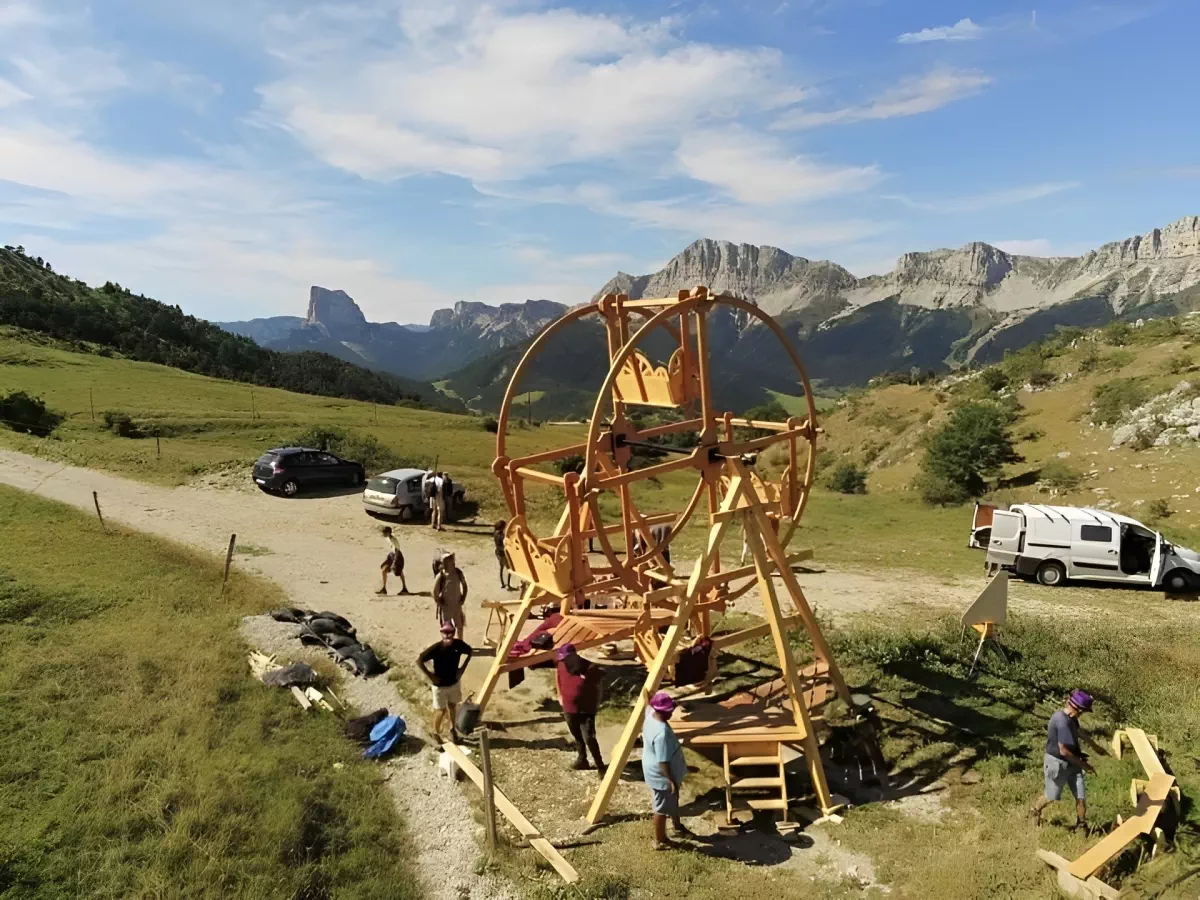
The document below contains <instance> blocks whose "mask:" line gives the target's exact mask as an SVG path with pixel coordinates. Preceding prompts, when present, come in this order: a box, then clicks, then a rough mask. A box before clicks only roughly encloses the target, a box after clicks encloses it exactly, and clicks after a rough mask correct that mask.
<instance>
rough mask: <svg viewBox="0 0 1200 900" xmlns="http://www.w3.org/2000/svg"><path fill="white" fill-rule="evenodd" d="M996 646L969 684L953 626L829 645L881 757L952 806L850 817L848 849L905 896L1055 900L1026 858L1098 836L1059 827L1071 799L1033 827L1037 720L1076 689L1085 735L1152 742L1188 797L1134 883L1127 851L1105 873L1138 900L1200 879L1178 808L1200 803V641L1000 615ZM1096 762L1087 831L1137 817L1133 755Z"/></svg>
mask: <svg viewBox="0 0 1200 900" xmlns="http://www.w3.org/2000/svg"><path fill="white" fill-rule="evenodd" d="M1002 639H1003V642H1004V646H1005V648H1006V651H1007V653H1008V655H1009V661H1008V662H1007V663H1002V662H1000V661H998V660H997V659H995V658H994V657H993V658H991V659H990V660H989V661H987V662H986V664H985V667H984V669H983V671H982V672H980V673H977V674H976V675H975V677H970V676H969V675H968V663H969V658H968V656H967V652H966V651H964V650H961V649H960V648H959V629H958V627H957V623H956V622H954V621H952V620H946V621H944V622H942V623H940V624H939V625H937V626H935V627H933V628H932V629H927V630H923V631H910V632H900V633H897V632H895V631H883V630H876V631H859V632H856V633H849V634H843V635H835V636H834V644H835V649H836V651H837V653H838V658H839V660H841V662H842V664H843V665H844V666H845V667H846V670H847V672H848V678H849V680H850V681H851V683H852V684H857V685H862V686H863V687H864V688H865V689H867V690H868V691H869V692H870V693H872V694H873V695H874V696H875V697H876V698H877V700H878V701H879V708H880V710H881V713H882V714H883V716H884V718H885V720H886V722H887V727H886V738H885V741H884V752H885V755H886V756H887V758H888V759H889V761H893V762H894V763H895V764H896V765H897V766H898V768H899V769H900V770H901V774H902V776H904V777H906V778H908V779H913V780H915V781H916V782H917V783H923V784H929V783H932V782H933V781H934V780H940V781H941V782H942V783H943V784H944V785H945V790H944V800H945V804H946V807H947V812H946V813H945V814H944V818H943V819H942V820H941V821H939V822H936V823H933V822H923V821H920V820H915V819H914V818H912V817H909V816H904V815H902V814H900V813H897V812H895V811H892V810H886V809H867V810H860V811H855V812H852V813H851V814H850V815H849V816H848V817H847V818H846V823H845V831H844V832H843V838H842V839H843V843H844V844H846V845H847V846H848V847H851V848H854V849H858V850H861V851H863V852H867V853H870V854H871V856H872V857H873V858H874V860H875V862H876V866H877V869H878V871H879V872H880V874H881V875H883V876H884V877H885V878H886V879H887V880H888V881H890V882H891V883H892V884H893V885H894V886H895V887H896V888H899V890H900V894H901V896H917V893H915V892H918V891H919V893H920V895H921V896H923V897H929V898H938V897H946V898H950V897H955V898H973V897H978V898H985V897H997V896H1006V897H1042V896H1049V895H1050V894H1048V893H1047V885H1048V883H1049V882H1048V878H1047V875H1046V873H1047V872H1048V869H1047V868H1046V867H1045V866H1044V864H1042V863H1041V862H1040V861H1039V860H1038V859H1036V857H1035V855H1034V854H1035V851H1036V849H1037V848H1038V847H1039V846H1040V847H1043V848H1046V849H1050V850H1053V851H1055V852H1057V853H1060V854H1062V855H1063V856H1065V857H1067V858H1069V859H1073V858H1074V857H1076V856H1077V855H1078V854H1079V853H1080V852H1082V850H1083V849H1084V848H1086V847H1088V846H1090V845H1091V844H1092V843H1094V842H1095V841H1096V840H1097V839H1098V837H1096V836H1093V837H1090V838H1089V837H1087V836H1085V835H1083V834H1081V833H1079V834H1072V833H1070V832H1068V831H1067V830H1066V829H1065V828H1064V827H1062V826H1064V825H1066V824H1069V823H1070V822H1072V821H1073V820H1074V811H1073V809H1071V808H1070V807H1071V805H1072V804H1070V802H1069V801H1068V802H1060V803H1057V804H1053V805H1052V806H1051V807H1050V808H1049V809H1048V810H1047V814H1048V815H1047V820H1048V822H1049V823H1050V824H1049V825H1048V826H1043V828H1041V829H1040V830H1035V829H1034V828H1033V827H1032V825H1031V823H1030V822H1029V821H1028V807H1029V805H1030V803H1031V802H1032V800H1033V798H1034V797H1036V796H1037V795H1038V794H1039V793H1040V790H1041V784H1042V771H1041V766H1042V752H1043V746H1044V743H1045V729H1046V722H1047V720H1048V718H1049V716H1050V714H1051V713H1052V712H1053V711H1054V709H1055V708H1057V707H1058V706H1059V705H1060V704H1061V703H1062V700H1063V698H1064V696H1065V695H1066V693H1067V692H1068V691H1070V690H1071V689H1073V688H1075V687H1083V688H1086V689H1087V690H1089V691H1090V692H1091V693H1092V694H1093V695H1094V696H1095V698H1096V708H1095V711H1094V712H1093V713H1092V714H1090V715H1088V716H1085V717H1084V720H1083V728H1084V731H1085V732H1089V733H1091V734H1092V735H1094V736H1095V737H1096V739H1097V740H1098V741H1099V742H1100V743H1101V744H1105V745H1107V743H1108V739H1109V738H1111V736H1112V732H1113V730H1114V729H1115V728H1117V727H1123V726H1126V725H1130V726H1135V727H1140V728H1144V729H1145V730H1146V731H1147V732H1148V733H1151V734H1157V735H1158V738H1159V741H1160V745H1161V747H1162V749H1163V751H1164V753H1165V754H1166V757H1167V760H1168V762H1169V764H1171V766H1172V767H1173V770H1174V772H1175V773H1176V775H1177V776H1178V779H1179V784H1180V787H1181V790H1182V793H1183V796H1184V798H1185V799H1184V823H1183V824H1182V826H1181V828H1180V832H1179V835H1178V837H1177V849H1176V852H1175V853H1170V854H1167V855H1166V856H1165V857H1163V858H1160V859H1159V860H1156V861H1155V862H1154V863H1152V864H1150V865H1147V866H1144V867H1143V868H1142V869H1141V870H1140V871H1138V872H1137V873H1136V874H1135V873H1134V869H1135V866H1136V863H1137V858H1138V847H1137V844H1136V843H1135V844H1134V845H1132V848H1131V849H1127V850H1126V851H1125V852H1124V853H1123V854H1122V855H1121V856H1119V857H1118V858H1117V859H1116V860H1114V862H1113V863H1112V864H1110V866H1109V867H1108V868H1107V870H1106V871H1103V872H1102V873H1101V875H1102V877H1104V878H1105V879H1106V880H1107V881H1108V882H1109V883H1110V884H1118V885H1120V884H1122V883H1124V886H1126V887H1130V888H1132V889H1133V891H1134V895H1136V896H1144V895H1146V894H1147V893H1150V892H1151V890H1152V889H1161V888H1163V887H1165V886H1166V885H1167V884H1168V883H1169V882H1171V881H1172V880H1173V879H1175V878H1176V877H1178V876H1179V875H1181V874H1183V873H1184V872H1185V871H1186V870H1189V869H1192V868H1195V866H1196V865H1197V853H1198V852H1200V842H1198V839H1200V813H1198V812H1197V808H1196V807H1195V805H1194V804H1192V803H1191V802H1189V800H1188V799H1187V798H1189V797H1195V796H1196V795H1197V792H1200V775H1198V774H1197V770H1196V766H1195V764H1194V761H1195V759H1196V758H1197V755H1198V753H1200V704H1198V703H1196V702H1195V691H1196V685H1197V684H1198V683H1200V649H1198V648H1200V641H1198V639H1200V631H1198V630H1197V629H1196V628H1195V627H1194V626H1188V627H1180V626H1178V625H1170V624H1163V623H1161V622H1154V623H1153V624H1152V625H1150V626H1143V625H1140V624H1138V623H1137V622H1136V620H1133V621H1131V622H1130V623H1129V624H1122V625H1119V626H1113V625H1111V624H1109V623H1108V622H1105V623H1104V624H1089V623H1078V622H1073V621H1071V622H1068V621H1063V622H1053V623H1051V622H1046V621H1044V620H1032V619H1024V618H1021V619H1013V620H1010V623H1009V627H1007V628H1006V629H1005V630H1004V632H1003V635H1002ZM1085 749H1086V748H1085ZM1092 763H1093V765H1095V767H1096V769H1097V774H1096V776H1094V777H1089V779H1088V785H1087V786H1088V792H1089V798H1088V807H1089V812H1088V816H1089V820H1090V821H1091V822H1092V824H1093V825H1097V826H1111V825H1112V824H1113V823H1114V822H1115V819H1116V816H1117V815H1118V814H1122V815H1125V816H1128V815H1129V813H1130V811H1131V806H1130V803H1129V781H1130V779H1131V778H1134V777H1137V778H1144V777H1145V775H1144V773H1143V772H1142V771H1141V769H1140V767H1139V766H1138V764H1137V761H1136V758H1135V757H1133V754H1132V753H1130V754H1128V755H1127V757H1126V758H1125V759H1122V760H1116V759H1114V758H1112V757H1109V756H1098V755H1095V754H1093V756H1092ZM968 770H974V771H975V772H976V773H977V774H978V775H979V776H980V780H979V781H978V783H975V784H971V783H967V782H964V781H963V780H962V778H961V775H962V774H963V773H964V772H966V771H968ZM1195 889H1196V887H1195V881H1192V882H1189V883H1185V884H1181V885H1179V886H1177V887H1176V888H1174V889H1172V890H1170V891H1168V892H1167V893H1164V894H1162V895H1161V896H1162V897H1163V898H1184V897H1193V896H1195ZM910 892H914V893H910Z"/></svg>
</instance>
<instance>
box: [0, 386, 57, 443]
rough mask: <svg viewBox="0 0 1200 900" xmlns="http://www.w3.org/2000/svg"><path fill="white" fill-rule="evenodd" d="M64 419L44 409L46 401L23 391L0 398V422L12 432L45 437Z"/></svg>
mask: <svg viewBox="0 0 1200 900" xmlns="http://www.w3.org/2000/svg"><path fill="white" fill-rule="evenodd" d="M64 418H65V417H64V416H63V415H61V414H59V413H56V412H54V411H53V410H51V409H47V408H46V401H45V400H43V399H42V398H41V397H34V396H31V395H30V394H27V393H25V392H24V391H13V392H12V393H9V394H5V395H4V396H3V397H0V422H3V424H5V425H7V426H8V427H9V428H11V429H12V430H13V431H18V432H21V433H22V434H32V435H34V436H36V437H46V436H47V435H49V434H50V432H52V431H53V430H54V429H55V428H57V427H58V426H59V425H60V424H61V423H62V421H63V419H64Z"/></svg>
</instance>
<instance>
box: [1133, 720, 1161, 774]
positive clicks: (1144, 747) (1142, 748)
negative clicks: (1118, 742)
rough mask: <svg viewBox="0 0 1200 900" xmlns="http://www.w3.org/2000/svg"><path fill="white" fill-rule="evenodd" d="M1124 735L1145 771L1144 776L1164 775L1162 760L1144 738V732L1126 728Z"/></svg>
mask: <svg viewBox="0 0 1200 900" xmlns="http://www.w3.org/2000/svg"><path fill="white" fill-rule="evenodd" d="M1125 735H1126V737H1128V738H1129V743H1130V744H1132V745H1133V752H1134V753H1136V754H1137V758H1138V762H1140V763H1141V764H1142V768H1143V769H1145V770H1146V775H1147V776H1148V777H1151V778H1153V777H1154V776H1155V775H1160V774H1166V771H1167V770H1166V769H1164V768H1163V764H1162V759H1161V758H1160V757H1159V755H1158V751H1157V750H1155V749H1154V745H1153V744H1151V743H1150V738H1148V737H1147V736H1146V732H1145V731H1143V730H1142V729H1141V728H1126V729H1125Z"/></svg>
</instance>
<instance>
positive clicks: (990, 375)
mask: <svg viewBox="0 0 1200 900" xmlns="http://www.w3.org/2000/svg"><path fill="white" fill-rule="evenodd" d="M979 383H980V384H981V385H983V386H984V387H985V388H987V389H988V390H989V391H991V392H992V393H995V392H997V391H1001V390H1003V389H1004V388H1006V387H1008V376H1007V375H1005V374H1004V371H1003V370H1002V369H1001V368H1000V367H999V366H988V367H987V368H986V369H984V370H983V371H982V372H980V373H979Z"/></svg>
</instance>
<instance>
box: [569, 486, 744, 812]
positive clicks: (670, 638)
mask: <svg viewBox="0 0 1200 900" xmlns="http://www.w3.org/2000/svg"><path fill="white" fill-rule="evenodd" d="M746 483H747V481H746V480H744V479H743V478H742V477H741V476H740V475H735V476H734V477H733V479H732V480H731V481H730V483H729V492H728V493H727V494H726V495H725V501H724V503H722V505H721V509H722V511H729V510H732V509H735V508H736V506H737V503H738V500H739V499H740V498H741V496H742V493H743V489H744V485H745V484H746ZM731 521H732V520H731V519H730V518H726V517H722V518H721V520H720V521H718V522H717V523H716V524H715V525H713V526H712V528H711V529H710V530H709V532H708V544H707V545H706V546H705V549H704V553H703V554H702V555H701V556H700V558H699V559H698V560H697V561H696V564H695V566H693V567H692V574H691V577H690V578H689V579H688V584H687V590H686V591H684V594H683V596H682V597H680V598H679V606H678V608H677V609H676V610H675V619H674V621H673V622H672V623H671V627H670V628H668V629H667V634H666V637H665V638H663V642H662V643H661V644H659V647H658V653H657V655H656V656H655V657H654V662H653V663H652V664H651V665H650V670H649V672H647V674H646V683H645V684H644V685H643V686H642V689H641V691H639V692H638V695H637V697H636V698H635V699H634V701H633V712H631V713H630V715H629V721H627V722H626V723H625V729H624V730H623V731H622V732H621V737H620V738H619V739H618V740H617V743H616V746H614V747H613V749H612V750H611V751H610V752H609V757H608V771H607V772H605V774H604V780H603V781H602V782H601V783H600V790H599V791H598V792H597V793H596V797H595V799H594V800H593V801H592V806H591V808H590V809H589V810H588V815H587V819H588V822H590V823H591V824H593V825H595V824H596V823H597V822H599V821H600V819H601V818H603V816H604V813H605V812H606V811H607V810H608V804H609V801H610V800H611V799H612V795H613V791H614V790H616V787H617V782H618V781H619V780H620V778H621V773H622V772H623V771H624V770H625V764H626V763H627V762H629V753H630V751H631V750H633V742H634V740H635V739H636V738H637V736H638V734H639V733H640V732H641V729H642V719H643V718H644V717H645V715H646V706H647V704H648V703H649V701H650V697H651V696H652V695H653V694H654V692H655V691H657V690H658V688H659V685H661V684H662V679H663V675H664V674H666V671H667V668H668V666H669V665H670V664H671V662H672V661H673V660H674V658H675V653H676V651H677V650H678V649H679V643H680V641H681V640H682V638H683V634H684V631H685V630H686V629H687V625H688V620H689V619H690V618H691V615H692V607H693V606H694V605H695V603H696V598H697V597H698V596H699V594H700V590H701V585H702V584H703V583H704V579H705V577H706V576H707V575H708V570H709V566H710V564H711V563H712V561H713V558H714V557H715V556H716V555H717V554H718V553H719V552H720V549H721V539H722V538H723V537H724V536H725V530H726V529H727V528H728V527H729V523H730V522H731Z"/></svg>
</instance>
